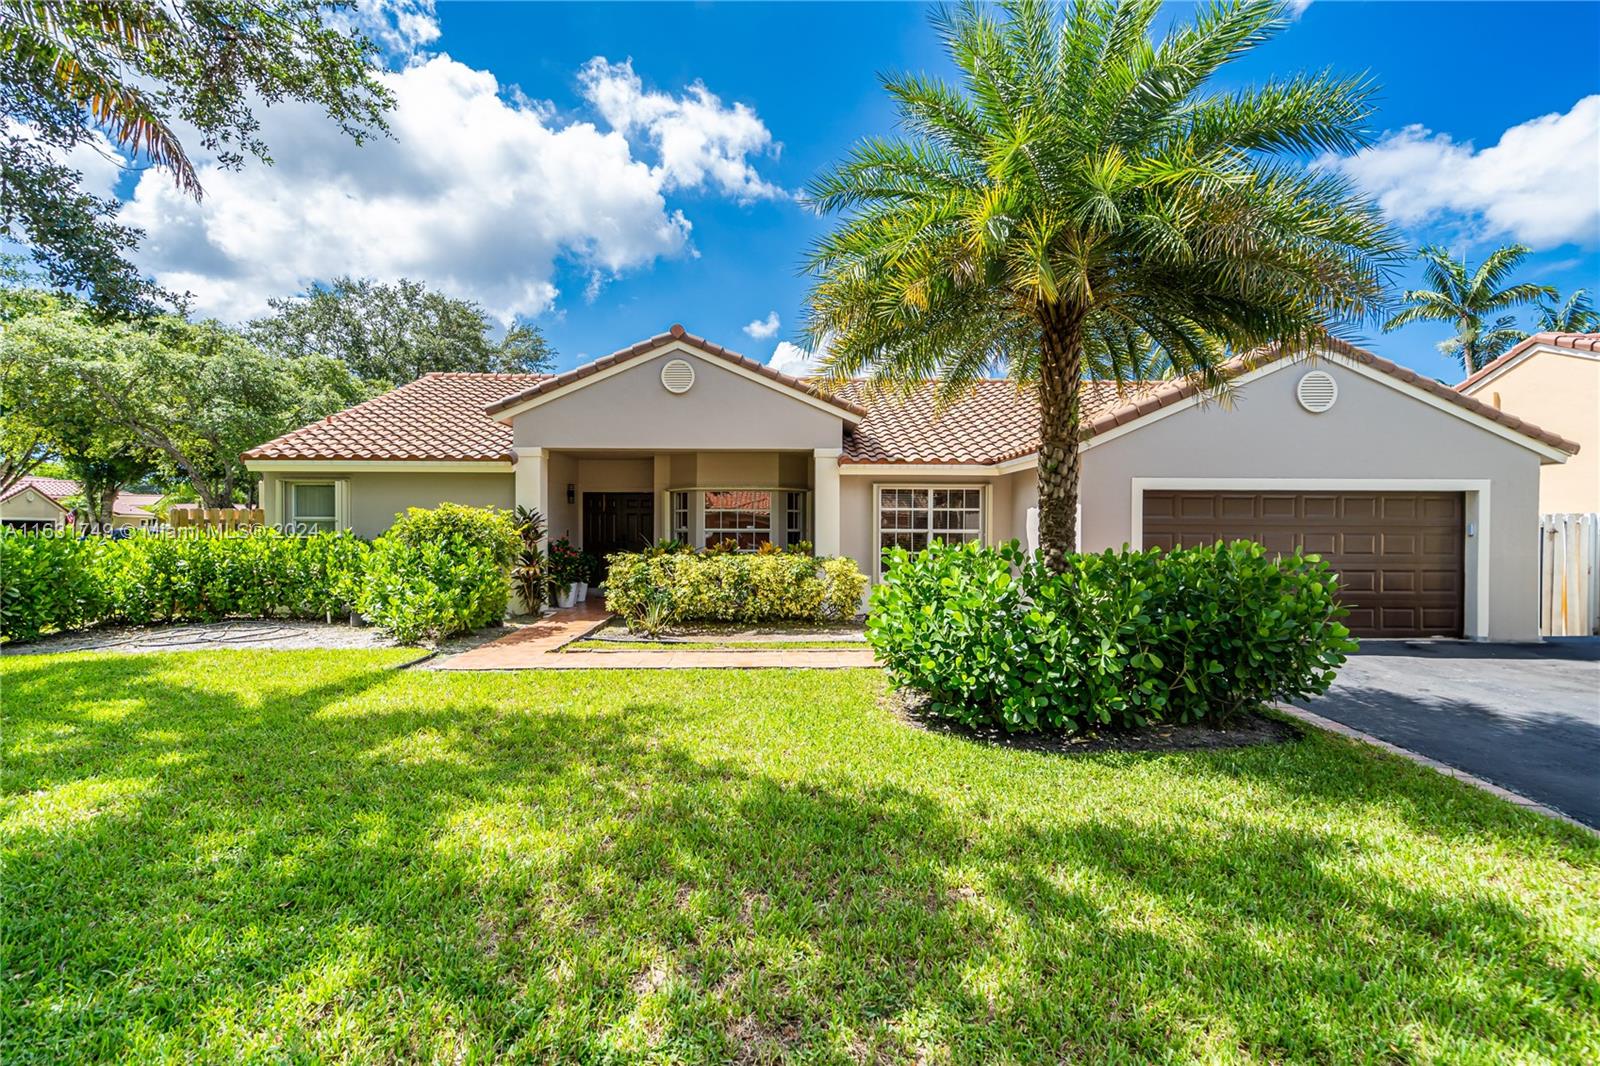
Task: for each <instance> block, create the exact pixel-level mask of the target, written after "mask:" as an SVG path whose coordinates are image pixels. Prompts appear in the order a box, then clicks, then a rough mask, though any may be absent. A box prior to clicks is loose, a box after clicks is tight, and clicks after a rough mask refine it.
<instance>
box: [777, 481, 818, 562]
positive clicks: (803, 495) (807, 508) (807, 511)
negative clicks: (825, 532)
mask: <svg viewBox="0 0 1600 1066" xmlns="http://www.w3.org/2000/svg"><path fill="white" fill-rule="evenodd" d="M777 491H778V492H780V493H782V494H783V546H784V547H786V548H788V547H792V546H793V545H795V544H797V543H799V542H800V541H803V540H811V539H812V538H811V536H810V535H809V534H810V532H811V492H810V490H809V489H778V490H777ZM791 496H798V497H800V527H799V530H798V532H799V534H800V535H799V537H798V538H796V539H794V540H791V539H790V538H789V534H790V533H791V532H795V530H794V527H792V526H790V525H789V515H790V513H791V508H790V507H789V498H790V497H791Z"/></svg>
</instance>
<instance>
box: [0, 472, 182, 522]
mask: <svg viewBox="0 0 1600 1066" xmlns="http://www.w3.org/2000/svg"><path fill="white" fill-rule="evenodd" d="M82 491H83V489H82V487H81V486H79V484H78V483H77V482H76V481H72V480H70V479H68V478H63V477H36V476H33V475H29V476H27V477H25V478H23V479H21V480H20V481H18V482H17V483H16V484H15V485H12V486H11V488H9V489H7V490H6V492H5V495H3V496H0V524H3V525H7V526H12V527H15V528H21V529H45V528H54V529H60V528H62V527H64V526H66V525H68V524H69V523H71V522H72V520H73V518H72V511H71V510H70V509H68V508H67V507H66V506H65V501H66V500H67V499H68V498H69V497H72V496H77V495H78V494H79V493H81V492H82ZM160 500H161V496H160V495H159V494H157V493H148V492H119V493H117V498H116V499H115V500H113V501H112V503H111V524H112V526H113V528H116V529H146V528H149V527H151V526H154V525H156V524H157V519H156V516H155V514H154V512H153V510H152V508H154V507H155V505H156V504H157V503H158V502H160Z"/></svg>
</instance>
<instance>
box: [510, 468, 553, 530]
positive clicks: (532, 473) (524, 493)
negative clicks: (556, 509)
mask: <svg viewBox="0 0 1600 1066" xmlns="http://www.w3.org/2000/svg"><path fill="white" fill-rule="evenodd" d="M513 478H514V492H515V495H516V501H517V506H518V507H526V508H528V509H529V510H531V511H538V512H539V513H540V514H541V515H543V516H544V527H545V540H546V541H549V539H550V537H549V531H550V506H549V504H550V467H549V464H547V463H546V462H545V461H544V449H543V448H518V449H517V465H516V467H515V468H514V472H513Z"/></svg>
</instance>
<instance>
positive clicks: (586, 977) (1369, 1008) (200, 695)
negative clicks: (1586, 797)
mask: <svg viewBox="0 0 1600 1066" xmlns="http://www.w3.org/2000/svg"><path fill="white" fill-rule="evenodd" d="M409 654H410V653H408V652H403V651H402V652H343V653H328V652H303V653H277V654H273V653H259V652H243V651H234V652H217V653H191V654H176V655H140V656H100V657H97V656H91V655H63V656H40V657H28V658H13V659H7V660H4V661H3V663H0V684H3V699H4V704H3V706H4V714H5V722H4V745H5V747H4V757H5V762H4V799H3V806H0V834H3V835H0V840H3V846H4V861H5V866H4V872H3V879H4V880H3V888H4V900H3V910H0V936H3V940H0V948H3V951H0V955H3V977H4V981H3V984H0V997H3V998H0V1042H3V1047H0V1058H3V1060H4V1061H5V1062H6V1063H8V1064H20V1063H34V1062H40V1063H43V1062H69V1061H88V1060H95V1059H109V1058H120V1059H123V1060H126V1061H134V1062H159V1061H163V1060H165V1061H185V1062H187V1061H194V1060H208V1061H216V1062H233V1061H239V1060H253V1061H306V1060H319V1059H325V1060H339V1061H350V1062H370V1061H392V1060H431V1061H441V1062H442V1061H449V1062H488V1061H508V1060H519V1059H520V1060H522V1061H530V1062H554V1061H588V1062H628V1061H718V1060H726V1059H738V1060H740V1061H776V1060H784V1059H787V1060H793V1061H807V1062H826V1061H837V1062H850V1061H929V1062H940V1061H963V1062H983V1063H990V1062H1040V1061H1051V1062H1054V1061H1061V1060H1074V1059H1087V1060H1092V1061H1148V1060H1158V1061H1159V1060H1167V1061H1193V1060H1196V1059H1200V1060H1223V1061H1231V1060H1254V1061H1264V1062H1281V1061H1323V1062H1351V1061H1357V1062H1359V1061H1369V1062H1405V1061H1435V1062H1452V1063H1453V1062H1474V1061H1476V1062H1486V1063H1487V1062H1507V1061H1526V1062H1533V1061H1551V1062H1568V1063H1572V1062H1583V1061H1587V1062H1595V1061H1600V973H1597V959H1600V943H1597V941H1600V892H1597V891H1596V885H1600V843H1597V842H1596V841H1595V840H1593V839H1591V838H1589V837H1588V836H1586V835H1584V834H1582V833H1580V832H1578V831H1576V830H1573V829H1572V828H1570V827H1567V826H1563V825H1560V824H1557V823H1554V822H1549V821H1546V820H1543V819H1540V818H1538V817H1537V816H1534V815H1530V814H1527V813H1524V812H1521V811H1517V810H1515V809H1513V808H1512V807H1510V806H1509V805H1506V804H1503V803H1501V802H1499V801H1497V800H1494V799H1492V798H1490V797H1488V796H1486V795H1483V794H1481V793H1478V792H1476V791H1473V790H1471V789H1468V788H1466V787H1465V786H1462V785H1459V784H1457V783H1455V782H1453V781H1450V780H1448V779H1446V778H1444V777H1442V776H1440V775H1438V774H1435V773H1432V772H1430V771H1427V770H1423V769H1419V768H1416V767H1413V766H1411V765H1409V764H1406V763H1402V762H1400V761H1398V760H1394V759H1390V758H1387V757H1383V756H1379V755H1375V754H1373V753H1372V752H1370V751H1369V750H1366V749H1363V748H1359V747H1356V746H1354V745H1351V744H1348V743H1346V742H1344V741H1340V740H1336V739H1333V738H1330V737H1326V736H1323V735H1321V734H1317V735H1313V736H1311V737H1309V738H1307V739H1305V740H1303V741H1299V742H1296V743H1292V744H1285V745H1279V746H1272V747H1262V748H1255V749H1247V750H1233V751H1225V752H1207V753H1194V754H1166V755H1126V754H1124V755H1114V754H1111V755H1097V756H1077V757H1068V758H1064V757H1059V756H1047V755H1041V754H1033V753H1026V752H1016V751H1006V750H998V749H993V748H986V747H981V746H977V745H974V744H971V743H968V742H965V741H962V740H960V739H957V738H953V737H946V736H940V735H935V734H929V733H925V732H919V731H916V730H913V729H910V728H907V727H906V726H904V725H902V724H901V723H899V722H898V721H896V720H895V719H894V718H892V717H891V716H890V715H889V714H888V712H886V711H885V710H883V709H882V708H881V706H880V705H879V702H878V700H879V697H880V696H881V694H882V689H881V684H882V682H881V680H880V678H879V675H878V674H877V673H875V672H872V671H848V672H792V673H791V672H783V671H706V672H674V673H661V672H659V671H656V672H638V673H628V672H609V673H591V672H587V671H584V672H563V673H550V674H526V675H507V674H448V673H427V672H419V671H406V672H396V671H393V670H389V669H386V667H387V666H388V665H389V664H392V663H395V662H398V661H400V660H402V659H403V658H405V657H406V656H408V655H409Z"/></svg>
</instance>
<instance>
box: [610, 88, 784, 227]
mask: <svg viewBox="0 0 1600 1066" xmlns="http://www.w3.org/2000/svg"><path fill="white" fill-rule="evenodd" d="M578 81H579V84H580V85H581V86H582V87H583V94H584V97H585V98H586V99H587V100H588V101H589V102H590V103H591V104H593V105H594V107H595V109H596V110H598V111H599V112H600V114H601V115H602V116H604V117H605V120H606V121H607V122H608V123H610V124H611V127H612V128H613V129H615V130H617V131H619V132H621V133H623V134H636V133H637V134H642V135H643V136H644V137H645V138H647V139H648V141H649V142H650V144H651V145H652V146H654V148H655V150H656V152H657V153H658V154H659V156H660V160H661V161H660V164H659V165H658V166H657V167H656V168H655V169H656V172H657V173H659V174H660V175H661V177H662V181H663V187H664V188H667V189H677V188H688V189H692V188H698V187H700V186H701V185H711V186H714V187H715V188H716V189H717V190H718V191H720V192H722V193H724V194H726V195H729V196H733V197H735V198H737V199H739V200H741V201H750V200H760V199H775V198H780V197H785V196H788V195H789V194H788V193H787V192H785V191H784V190H783V189H782V188H780V187H778V186H777V185H773V184H771V183H770V182H767V181H765V180H763V179H762V177H761V175H760V174H758V173H756V169H755V167H754V166H753V165H752V164H751V163H750V158H751V157H752V156H763V155H772V156H775V155H777V154H778V150H779V146H778V145H777V144H776V143H775V142H774V141H773V139H772V132H771V131H770V130H768V129H767V126H766V123H764V122H762V121H761V118H760V116H759V115H757V114H756V113H755V112H754V111H752V110H751V109H750V108H749V107H747V106H746V105H744V104H741V103H735V104H734V105H733V106H732V107H725V106H723V103H722V100H721V99H720V98H718V97H717V96H716V95H714V94H713V93H712V92H711V91H710V90H709V89H707V88H706V87H705V85H704V84H703V83H702V82H698V81H697V82H695V83H693V84H692V85H690V86H689V89H688V91H687V92H686V93H685V94H684V95H683V96H671V95H669V94H667V93H662V92H646V91H645V89H644V83H643V82H642V81H641V80H640V78H639V76H638V75H637V74H635V73H634V72H633V60H631V59H628V60H624V61H623V62H621V63H612V62H610V61H608V60H607V59H605V58H604V57H602V56H595V57H594V58H593V59H591V60H589V62H588V63H586V64H585V65H584V67H583V70H582V71H581V72H580V73H579V75H578Z"/></svg>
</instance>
